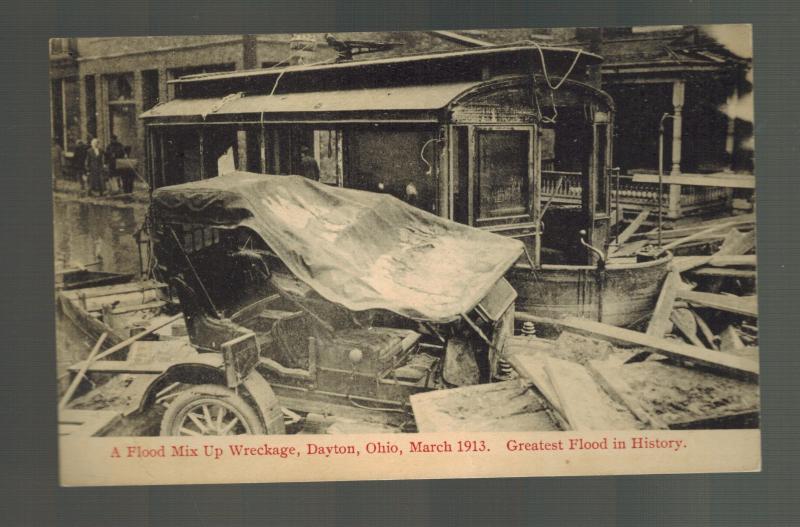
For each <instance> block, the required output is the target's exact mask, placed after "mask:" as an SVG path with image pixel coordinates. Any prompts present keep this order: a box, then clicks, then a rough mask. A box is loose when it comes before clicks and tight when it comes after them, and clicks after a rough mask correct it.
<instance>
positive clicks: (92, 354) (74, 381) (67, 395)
mask: <svg viewBox="0 0 800 527" xmlns="http://www.w3.org/2000/svg"><path fill="white" fill-rule="evenodd" d="M106 338H108V332H104V333H103V334H102V335H100V338H99V339H97V342H96V343H95V345H94V347H93V348H92V351H90V352H89V357H88V358H87V359H86V363H85V365H84V366H82V367H81V369H80V370H78V374H77V375H75V378H74V379H72V383H70V385H69V388H67V391H66V393H65V394H64V396H63V397H62V398H61V402H60V403H59V404H58V409H59V410H63V409H65V408H66V407H67V404H69V401H70V399H72V396H73V395H74V394H75V390H77V389H78V385H80V383H81V381H82V380H83V377H84V375H86V369H87V368H88V367H89V365H91V364H92V361H93V360H94V358H95V356H97V353H98V352H99V351H100V347H101V346H102V345H103V342H105V341H106Z"/></svg>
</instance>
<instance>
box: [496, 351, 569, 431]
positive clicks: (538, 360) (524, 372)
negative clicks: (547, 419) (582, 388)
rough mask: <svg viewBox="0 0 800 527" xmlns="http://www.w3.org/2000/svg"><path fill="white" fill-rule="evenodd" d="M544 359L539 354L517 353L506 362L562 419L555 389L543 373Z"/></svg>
mask: <svg viewBox="0 0 800 527" xmlns="http://www.w3.org/2000/svg"><path fill="white" fill-rule="evenodd" d="M546 358H547V356H546V355H545V354H543V353H541V352H533V353H528V352H517V353H514V354H513V355H511V356H509V357H508V362H509V363H511V366H513V367H514V369H515V370H517V373H519V374H520V375H521V376H522V377H524V378H525V379H527V380H528V381H530V382H532V383H533V385H534V386H536V389H537V390H539V392H541V394H542V395H544V397H545V399H547V402H548V403H550V406H552V407H553V409H554V410H555V411H556V412H558V413H559V414H561V416H562V417H563V416H564V409H563V408H561V401H559V400H558V395H556V391H555V388H553V384H552V383H551V382H550V378H549V377H548V376H547V373H545V371H544V363H545V360H546Z"/></svg>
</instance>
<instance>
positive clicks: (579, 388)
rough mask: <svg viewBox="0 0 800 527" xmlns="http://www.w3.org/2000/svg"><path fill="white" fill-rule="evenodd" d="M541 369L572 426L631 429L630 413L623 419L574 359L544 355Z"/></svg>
mask: <svg viewBox="0 0 800 527" xmlns="http://www.w3.org/2000/svg"><path fill="white" fill-rule="evenodd" d="M544 369H545V372H546V373H547V375H548V377H549V378H550V382H551V383H552V384H553V387H554V388H555V391H556V395H557V396H558V399H559V400H560V401H561V407H562V408H563V409H564V416H565V417H566V419H567V421H568V422H569V425H570V428H571V429H572V430H577V431H583V430H622V429H625V430H635V429H636V428H637V426H636V421H635V419H634V418H633V416H632V415H629V416H628V419H627V423H624V424H621V423H620V421H623V422H624V421H626V420H625V419H624V417H622V416H621V414H620V412H618V411H617V409H616V408H614V406H612V404H611V401H610V400H609V398H608V396H607V395H605V394H604V393H603V391H602V390H601V389H600V387H599V386H598V385H597V383H596V382H595V381H594V380H593V379H592V377H591V376H590V375H589V372H588V371H587V370H586V368H584V367H583V366H581V365H580V364H578V363H576V362H569V361H565V360H562V359H556V358H554V357H548V358H547V360H546V361H545V365H544Z"/></svg>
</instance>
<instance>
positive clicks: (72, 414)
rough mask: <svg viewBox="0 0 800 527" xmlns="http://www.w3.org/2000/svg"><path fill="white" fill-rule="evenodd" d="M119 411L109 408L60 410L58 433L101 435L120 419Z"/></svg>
mask: <svg viewBox="0 0 800 527" xmlns="http://www.w3.org/2000/svg"><path fill="white" fill-rule="evenodd" d="M120 417H121V416H120V414H119V412H114V411H111V410H60V411H59V412H58V433H59V435H76V436H78V435H79V436H86V437H92V436H96V435H102V434H103V433H104V432H106V431H108V429H109V428H111V427H112V426H114V425H115V424H116V423H117V422H118V421H119V419H120Z"/></svg>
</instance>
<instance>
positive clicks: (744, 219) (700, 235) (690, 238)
mask: <svg viewBox="0 0 800 527" xmlns="http://www.w3.org/2000/svg"><path fill="white" fill-rule="evenodd" d="M753 221H755V215H753V214H745V215H743V216H739V217H738V218H735V219H732V220H731V221H728V222H725V223H719V224H716V225H712V226H711V227H708V228H707V229H703V230H701V231H698V232H696V233H694V234H691V235H689V236H686V237H685V238H679V239H677V240H675V241H673V242H670V243H668V244H666V245H665V246H664V247H662V249H663V250H665V251H669V250H672V249H674V248H675V247H678V246H679V245H683V244H685V243H688V242H691V241H694V240H699V239H702V238H704V237H706V236H708V235H709V234H713V233H715V232H718V231H721V230H723V229H727V228H732V227H735V226H737V225H741V224H743V223H751V222H753Z"/></svg>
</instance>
